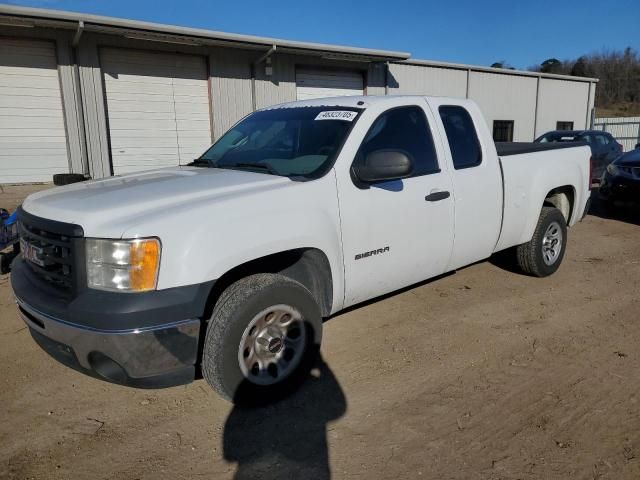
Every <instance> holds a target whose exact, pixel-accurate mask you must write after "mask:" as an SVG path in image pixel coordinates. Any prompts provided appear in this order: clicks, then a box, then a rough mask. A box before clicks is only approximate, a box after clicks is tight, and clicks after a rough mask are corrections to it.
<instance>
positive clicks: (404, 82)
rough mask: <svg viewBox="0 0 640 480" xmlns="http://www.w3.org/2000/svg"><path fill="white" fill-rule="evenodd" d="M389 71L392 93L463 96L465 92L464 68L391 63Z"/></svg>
mask: <svg viewBox="0 0 640 480" xmlns="http://www.w3.org/2000/svg"><path fill="white" fill-rule="evenodd" d="M389 71H390V76H389V77H390V78H389V93H390V94H392V95H437V96H443V97H464V96H466V93H467V72H466V70H454V69H450V68H437V67H427V66H422V65H409V64H401V63H392V64H390V65H389Z"/></svg>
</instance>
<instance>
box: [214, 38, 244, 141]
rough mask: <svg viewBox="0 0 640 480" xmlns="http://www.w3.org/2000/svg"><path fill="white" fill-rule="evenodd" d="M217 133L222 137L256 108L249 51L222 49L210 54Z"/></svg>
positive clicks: (215, 129) (215, 135) (217, 135)
mask: <svg viewBox="0 0 640 480" xmlns="http://www.w3.org/2000/svg"><path fill="white" fill-rule="evenodd" d="M209 75H210V77H211V111H212V114H213V134H214V137H215V138H219V137H220V136H221V135H222V134H223V133H224V132H226V131H227V130H228V129H229V128H230V127H231V126H232V125H233V124H234V123H236V122H237V121H238V120H239V119H241V118H242V117H244V116H245V115H247V114H249V113H251V112H252V111H253V105H252V98H251V96H252V95H253V93H252V91H251V58H250V56H249V55H248V54H247V52H241V51H238V52H236V51H233V50H221V51H220V52H216V53H215V54H213V55H209Z"/></svg>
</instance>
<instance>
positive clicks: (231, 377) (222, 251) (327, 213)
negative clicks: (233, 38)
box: [11, 96, 590, 399]
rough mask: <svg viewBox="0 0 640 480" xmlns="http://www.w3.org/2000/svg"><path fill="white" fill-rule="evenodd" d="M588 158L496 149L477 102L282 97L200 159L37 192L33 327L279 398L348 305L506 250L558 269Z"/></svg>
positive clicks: (107, 360)
mask: <svg viewBox="0 0 640 480" xmlns="http://www.w3.org/2000/svg"><path fill="white" fill-rule="evenodd" d="M589 156H590V151H589V148H588V147H587V146H585V145H577V146H575V147H570V148H569V147H568V145H558V144H548V145H540V144H538V145H536V144H532V143H527V144H506V145H502V144H501V145H499V146H498V149H496V145H495V144H494V142H493V140H492V138H491V133H490V132H489V131H488V128H487V126H486V122H485V120H484V119H483V118H482V114H481V113H480V110H479V108H478V106H477V105H476V104H475V103H473V102H472V101H470V100H461V99H453V98H444V97H418V96H406V97H402V96H399V97H341V98H329V99H327V98H325V99H317V100H307V101H301V102H293V103H288V104H283V105H279V106H274V107H270V108H266V109H263V110H259V111H257V112H254V113H252V114H250V115H249V116H247V117H246V118H245V119H243V120H242V121H240V122H239V123H238V124H236V125H235V126H234V127H232V128H231V129H230V130H229V131H228V132H227V133H226V134H225V135H223V136H222V137H221V138H220V139H219V140H218V141H217V142H216V143H215V144H214V145H213V146H212V147H211V148H210V149H209V150H207V151H206V152H205V153H204V154H203V155H202V156H201V157H200V158H199V159H198V160H196V161H195V162H194V163H193V165H192V166H187V167H176V168H169V169H161V170H155V171H147V172H142V173H136V174H131V175H125V176H122V177H113V178H107V179H104V180H98V181H88V182H83V183H77V184H73V185H67V186H64V187H58V188H54V189H51V190H48V191H42V192H38V193H34V194H32V195H30V196H29V197H28V198H27V199H26V200H25V202H24V204H23V205H22V208H21V209H20V210H19V213H18V216H19V221H20V232H21V237H22V240H23V249H22V256H21V257H20V258H19V259H17V260H16V261H15V262H14V265H13V268H12V277H11V284H12V286H13V289H14V292H15V296H16V298H17V303H18V308H19V311H20V313H21V315H22V317H23V319H24V321H25V322H26V324H27V325H28V326H29V330H30V331H31V333H32V335H33V337H34V339H35V340H36V341H37V342H38V343H39V344H40V345H41V346H42V347H43V348H44V349H45V350H46V351H47V352H49V353H50V354H51V355H53V356H54V357H55V358H57V359H58V360H60V361H61V362H63V363H65V364H67V365H69V366H71V367H74V368H76V369H78V370H81V371H83V372H85V373H88V374H91V375H94V376H97V377H99V378H103V379H105V380H108V381H111V382H117V383H122V384H126V385H132V386H138V387H162V386H169V385H177V384H182V383H187V382H189V381H192V380H193V379H194V377H195V375H196V372H197V371H198V369H199V367H201V369H202V375H203V376H204V378H205V379H206V381H207V382H208V383H209V385H210V386H211V387H212V388H213V389H214V390H216V391H217V392H218V393H219V394H221V395H222V396H224V397H225V398H227V399H237V398H238V395H239V392H243V393H242V394H243V395H247V396H248V397H252V396H253V397H256V396H263V395H269V394H271V392H274V391H278V390H279V389H281V388H285V387H284V386H285V385H287V384H288V383H290V382H295V379H297V378H301V377H300V373H301V372H304V371H305V369H307V368H309V366H310V365H311V363H310V361H311V359H312V358H313V354H314V352H316V351H317V349H318V346H319V344H320V340H321V337H322V318H323V317H328V316H330V315H332V314H335V313H336V312H338V311H340V310H342V309H344V308H346V307H349V306H351V305H355V304H357V303H360V302H363V301H366V300H368V299H371V298H374V297H378V296H380V295H383V294H386V293H389V292H392V291H394V290H398V289H400V288H403V287H406V286H408V285H412V284H415V283H417V282H420V281H423V280H425V279H428V278H431V277H435V276H438V275H441V274H443V273H445V272H448V271H452V270H455V269H457V268H459V267H462V266H465V265H469V264H471V263H474V262H477V261H479V260H482V259H486V258H488V257H489V256H490V255H491V254H492V253H494V252H496V251H499V250H505V249H507V248H511V247H516V251H517V258H518V264H519V265H520V268H521V269H522V270H523V271H524V272H526V273H528V274H530V275H534V276H538V277H544V276H547V275H550V274H552V273H554V272H555V271H556V270H557V269H558V267H559V266H560V263H561V262H562V258H563V256H564V253H565V247H566V242H567V227H568V226H572V225H574V224H576V223H577V222H578V221H580V220H581V219H582V217H583V215H584V213H585V207H586V204H587V199H588V198H589V195H590V191H589V188H590V183H589V168H590V166H589ZM168 212H169V213H170V214H169V213H168ZM362 328H366V326H364V325H363V326H362ZM245 398H247V397H245Z"/></svg>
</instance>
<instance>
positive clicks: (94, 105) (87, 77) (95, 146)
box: [77, 39, 111, 178]
mask: <svg viewBox="0 0 640 480" xmlns="http://www.w3.org/2000/svg"><path fill="white" fill-rule="evenodd" d="M77 55H78V74H79V77H80V88H81V91H82V112H83V115H84V125H85V136H86V142H87V158H88V162H89V175H90V176H91V177H93V178H102V177H108V176H109V175H111V160H110V157H109V144H108V132H107V117H106V111H105V104H104V94H103V89H102V72H101V70H100V61H99V58H98V48H97V46H96V44H95V42H94V41H87V40H86V39H85V40H84V41H83V42H81V43H80V45H79V48H78V54H77Z"/></svg>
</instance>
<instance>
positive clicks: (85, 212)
mask: <svg viewBox="0 0 640 480" xmlns="http://www.w3.org/2000/svg"><path fill="white" fill-rule="evenodd" d="M295 183H296V182H294V181H292V180H291V179H289V178H287V177H278V176H274V175H267V174H263V173H254V172H247V171H239V170H228V169H218V168H199V167H175V168H165V169H161V170H151V171H146V172H141V173H134V174H130V175H124V176H117V177H110V178H107V179H104V180H94V181H88V182H82V183H76V184H72V185H67V186H64V187H57V188H53V189H50V190H44V191H42V192H38V193H34V194H32V195H30V196H29V197H27V199H26V200H25V201H24V203H23V205H22V208H23V209H24V210H25V211H27V212H28V213H31V214H33V215H36V216H38V217H43V218H48V219H51V220H57V221H60V222H67V223H74V224H77V225H80V226H82V227H83V229H84V231H85V234H86V235H92V236H101V235H104V236H110V237H116V238H117V237H118V236H120V235H121V234H122V233H123V232H124V230H125V229H126V228H127V226H129V225H131V223H132V221H135V219H144V218H145V216H147V215H157V214H158V213H159V212H163V211H164V214H165V215H166V217H167V222H171V221H172V212H174V213H176V212H179V211H180V209H181V208H183V207H185V206H188V205H192V204H202V203H203V202H212V201H216V200H221V199H229V198H233V197H235V196H240V195H242V194H243V193H246V192H249V191H250V192H252V193H256V192H259V191H261V190H271V189H279V188H286V187H287V186H289V185H293V184H295Z"/></svg>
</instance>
